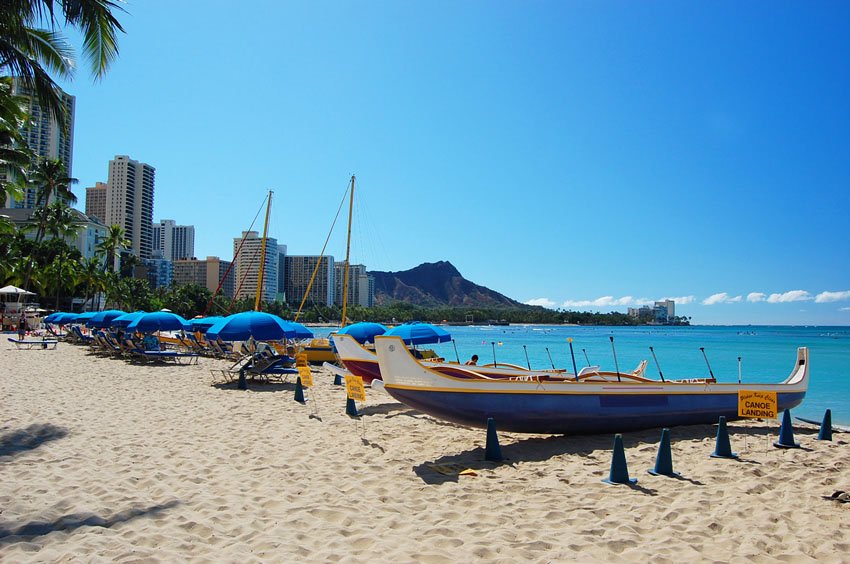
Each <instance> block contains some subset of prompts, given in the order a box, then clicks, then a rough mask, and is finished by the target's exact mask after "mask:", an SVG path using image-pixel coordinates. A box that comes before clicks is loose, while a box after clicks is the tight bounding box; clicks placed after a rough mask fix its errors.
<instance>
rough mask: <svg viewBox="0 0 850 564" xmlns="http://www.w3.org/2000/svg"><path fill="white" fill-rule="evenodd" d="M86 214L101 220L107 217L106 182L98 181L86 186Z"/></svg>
mask: <svg viewBox="0 0 850 564" xmlns="http://www.w3.org/2000/svg"><path fill="white" fill-rule="evenodd" d="M86 215H87V216H89V217H96V218H97V219H99V220H100V221H104V220H105V219H106V183H105V182H96V183H95V185H94V186H90V187H88V188H86Z"/></svg>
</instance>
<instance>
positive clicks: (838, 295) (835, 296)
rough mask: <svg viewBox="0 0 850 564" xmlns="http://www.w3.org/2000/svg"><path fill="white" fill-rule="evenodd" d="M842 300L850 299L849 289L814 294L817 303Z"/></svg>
mask: <svg viewBox="0 0 850 564" xmlns="http://www.w3.org/2000/svg"><path fill="white" fill-rule="evenodd" d="M844 300H850V290H844V291H843V292H821V293H820V294H818V295H817V296H815V302H817V303H819V304H825V303H827V302H843V301H844Z"/></svg>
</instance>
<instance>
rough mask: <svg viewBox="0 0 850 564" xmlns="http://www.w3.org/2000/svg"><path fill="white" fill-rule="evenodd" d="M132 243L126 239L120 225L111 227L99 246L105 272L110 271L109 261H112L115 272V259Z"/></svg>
mask: <svg viewBox="0 0 850 564" xmlns="http://www.w3.org/2000/svg"><path fill="white" fill-rule="evenodd" d="M130 244H131V243H130V241H128V240H127V239H125V238H124V229H123V228H122V227H121V226H120V225H110V226H109V227H108V228H107V231H106V237H104V238H103V240H102V241H101V242H100V243H98V244H97V251H98V253H101V254H103V271H104V272H107V271H109V270H110V269H109V261H110V260H111V261H112V270H113V271H115V270H116V268H115V257H116V255H117V254H118V251H120V250H121V249H127V248H129V247H130Z"/></svg>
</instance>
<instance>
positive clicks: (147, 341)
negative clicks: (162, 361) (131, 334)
mask: <svg viewBox="0 0 850 564" xmlns="http://www.w3.org/2000/svg"><path fill="white" fill-rule="evenodd" d="M142 343H143V344H144V346H145V350H146V351H158V350H159V339H157V338H156V335H154V334H153V333H148V334H147V335H145V338H144V339H143V340H142Z"/></svg>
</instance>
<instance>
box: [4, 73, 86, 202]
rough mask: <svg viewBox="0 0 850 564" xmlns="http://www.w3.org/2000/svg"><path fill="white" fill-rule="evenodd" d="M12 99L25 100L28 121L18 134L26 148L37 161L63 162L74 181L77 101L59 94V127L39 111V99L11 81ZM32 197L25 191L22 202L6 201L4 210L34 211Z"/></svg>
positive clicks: (46, 114) (17, 81)
mask: <svg viewBox="0 0 850 564" xmlns="http://www.w3.org/2000/svg"><path fill="white" fill-rule="evenodd" d="M12 95H13V96H20V97H22V98H25V99H26V104H27V106H28V107H27V112H28V114H29V116H30V120H29V122H28V123H27V125H25V126H24V127H23V128H21V133H22V134H23V136H24V138H25V139H26V142H27V145H28V146H29V148H30V149H31V150H32V151H33V152H34V153H35V154H36V155H37V156H38V157H40V158H43V159H50V160H59V161H62V164H64V165H65V172H66V173H67V176H68V177H70V178H73V176H74V175H73V174H72V168H73V167H72V164H73V162H72V161H73V153H74V112H75V108H76V98H74V96H71V95H70V94H66V93H65V92H63V91H61V90H59V99H60V101H61V103H62V106H64V108H65V113H66V116H67V124H66V125H67V127H62V124H61V123H59V122H58V121H57V120H56V118H54V117H53V116H51V115H50V112H49V111H47V110H45V109H43V108H42V107H41V104H39V102H38V98H37V97H36V96H34V95H33V93H32V92H31V91H30V90H29V89H28V88H26V87H25V86H24V85H23V84H21V82H20V80H19V79H17V78H15V79H14V80H13V81H12ZM0 175H2V176H4V177H5V173H0ZM35 196H36V189H35V188H27V189H26V190H25V191H24V195H23V199H22V200H14V199H12V198H8V199H7V201H6V207H8V208H34V207H35ZM48 203H52V202H48Z"/></svg>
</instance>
